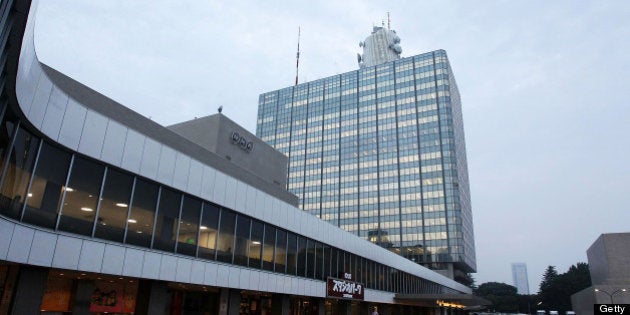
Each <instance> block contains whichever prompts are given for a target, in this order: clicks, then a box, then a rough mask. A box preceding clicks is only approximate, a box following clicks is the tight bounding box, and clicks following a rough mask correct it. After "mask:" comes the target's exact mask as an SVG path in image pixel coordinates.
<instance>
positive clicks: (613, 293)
mask: <svg viewBox="0 0 630 315" xmlns="http://www.w3.org/2000/svg"><path fill="white" fill-rule="evenodd" d="M626 291H627V290H626V289H619V290H616V291H613V292H612V293H609V292H608V291H605V290H602V289H595V292H601V293H604V294H606V295H608V297H609V298H610V303H611V304H614V303H615V301H614V300H613V296H614V295H615V294H617V293H621V292H626Z"/></svg>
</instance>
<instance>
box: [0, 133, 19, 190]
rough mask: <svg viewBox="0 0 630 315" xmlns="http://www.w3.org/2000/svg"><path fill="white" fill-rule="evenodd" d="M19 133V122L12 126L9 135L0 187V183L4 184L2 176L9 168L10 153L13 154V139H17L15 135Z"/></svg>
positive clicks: (2, 176)
mask: <svg viewBox="0 0 630 315" xmlns="http://www.w3.org/2000/svg"><path fill="white" fill-rule="evenodd" d="M19 131H20V121H18V122H16V123H15V126H13V134H11V142H10V143H9V147H8V148H7V151H6V152H5V154H6V159H4V164H3V165H2V174H1V175H0V187H1V186H2V183H3V182H4V176H5V173H6V171H7V167H9V161H10V160H11V159H10V157H11V153H13V146H14V145H15V139H16V138H17V134H18V132H19Z"/></svg>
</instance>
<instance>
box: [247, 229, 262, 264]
mask: <svg viewBox="0 0 630 315" xmlns="http://www.w3.org/2000/svg"><path fill="white" fill-rule="evenodd" d="M264 227H265V225H264V224H263V223H262V222H260V221H256V220H253V221H252V231H251V242H250V243H249V266H250V267H252V268H260V263H261V257H262V240H263V232H264Z"/></svg>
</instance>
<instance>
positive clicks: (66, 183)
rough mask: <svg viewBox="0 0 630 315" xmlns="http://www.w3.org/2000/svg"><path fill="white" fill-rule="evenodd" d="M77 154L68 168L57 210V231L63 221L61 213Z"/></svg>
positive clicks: (73, 156) (71, 159)
mask: <svg viewBox="0 0 630 315" xmlns="http://www.w3.org/2000/svg"><path fill="white" fill-rule="evenodd" d="M75 157H76V155H75V154H73V155H72V157H71V158H70V166H68V175H67V176H66V182H65V183H64V186H63V195H62V196H61V202H60V203H59V209H57V222H55V231H56V230H58V229H59V221H60V220H61V213H62V211H63V204H64V203H65V200H66V193H67V192H68V182H70V175H71V174H72V167H73V166H74V158H75Z"/></svg>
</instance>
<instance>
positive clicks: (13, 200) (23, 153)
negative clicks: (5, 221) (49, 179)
mask: <svg viewBox="0 0 630 315" xmlns="http://www.w3.org/2000/svg"><path fill="white" fill-rule="evenodd" d="M38 146H39V139H38V138H37V137H34V136H33V135H32V134H31V133H30V132H28V131H26V130H24V129H22V128H20V129H19V130H18V134H17V136H16V138H15V142H14V144H13V148H12V149H11V150H10V151H9V156H8V165H7V168H6V169H5V171H4V176H3V181H2V188H1V192H0V193H1V195H0V211H2V213H3V214H4V215H6V216H9V217H11V218H14V219H19V217H20V211H21V210H22V206H23V205H24V200H25V199H26V190H27V189H28V183H29V181H30V179H31V172H32V170H33V164H34V163H35V156H36V155H37V148H38Z"/></svg>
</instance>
